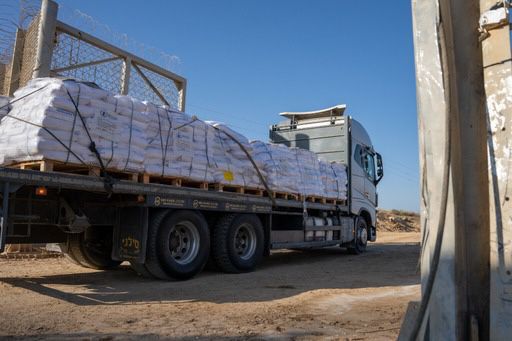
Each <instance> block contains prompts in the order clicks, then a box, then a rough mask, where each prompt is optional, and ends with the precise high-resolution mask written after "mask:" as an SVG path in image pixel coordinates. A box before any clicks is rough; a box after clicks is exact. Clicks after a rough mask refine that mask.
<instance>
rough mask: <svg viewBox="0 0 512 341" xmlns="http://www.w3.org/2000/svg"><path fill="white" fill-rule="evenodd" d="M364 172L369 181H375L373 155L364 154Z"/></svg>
mask: <svg viewBox="0 0 512 341" xmlns="http://www.w3.org/2000/svg"><path fill="white" fill-rule="evenodd" d="M363 160H364V167H363V168H364V171H365V172H366V175H367V176H368V178H369V179H370V180H371V181H375V160H374V158H373V155H372V154H370V153H365V155H364V157H363Z"/></svg>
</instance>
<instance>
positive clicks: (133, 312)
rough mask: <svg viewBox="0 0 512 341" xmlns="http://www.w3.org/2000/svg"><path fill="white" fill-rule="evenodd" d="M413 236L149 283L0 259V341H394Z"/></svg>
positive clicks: (411, 288)
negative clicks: (352, 251) (0, 340)
mask: <svg viewBox="0 0 512 341" xmlns="http://www.w3.org/2000/svg"><path fill="white" fill-rule="evenodd" d="M418 241H419V233H396V232H393V233H390V232H388V233H381V234H380V235H379V242H378V243H375V244H371V246H370V247H369V249H368V252H367V253H365V254H363V255H359V256H353V255H348V254H346V253H345V252H344V251H342V250H340V249H338V248H332V249H325V250H315V251H303V252H299V251H280V252H275V253H273V254H272V256H271V257H269V258H267V259H266V260H265V261H264V263H263V264H262V266H261V267H260V268H259V269H258V270H257V271H255V272H253V273H249V274H241V275H226V274H222V273H216V272H211V271H204V272H203V273H202V274H200V275H199V276H198V277H196V278H194V279H192V280H189V281H186V282H162V281H152V280H148V279H143V278H140V277H137V275H135V273H134V272H132V271H131V270H130V268H129V267H127V266H123V267H121V269H120V270H117V271H110V272H102V271H93V270H87V269H83V268H81V267H78V266H75V265H72V264H70V263H68V262H67V261H66V260H65V259H61V258H58V259H46V260H9V261H7V260H0V336H3V337H5V336H9V337H18V338H31V339H39V338H51V339H79V340H113V339H119V340H125V339H139V338H141V337H144V338H146V339H159V338H181V339H196V338H206V339H214V338H229V339H298V340H300V339H342V340H344V339H354V340H356V339H357V340H360V339H372V340H375V339H377V340H378V339H384V340H387V339H394V338H396V336H397V335H398V331H399V327H400V324H401V320H402V317H403V314H404V312H405V309H406V307H407V303H408V302H409V301H411V300H418V298H419V275H418V274H417V273H416V266H417V261H418V255H419V245H418Z"/></svg>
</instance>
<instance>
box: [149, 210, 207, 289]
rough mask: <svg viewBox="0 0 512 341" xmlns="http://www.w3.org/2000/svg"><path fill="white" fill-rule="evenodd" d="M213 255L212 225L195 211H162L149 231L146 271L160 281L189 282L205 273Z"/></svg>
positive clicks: (153, 220) (155, 217)
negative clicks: (210, 254) (209, 257)
mask: <svg viewBox="0 0 512 341" xmlns="http://www.w3.org/2000/svg"><path fill="white" fill-rule="evenodd" d="M209 253H210V232H209V230H208V224H207V222H206V220H205V219H204V217H203V216H202V215H201V214H200V213H196V212H194V211H173V212H168V211H160V212H158V213H156V215H155V216H154V217H153V219H152V221H151V224H150V226H149V231H148V244H147V255H146V263H145V267H146V269H147V270H148V272H149V273H151V274H152V275H153V276H154V277H156V278H159V279H165V280H169V279H178V280H185V279H189V278H192V277H194V276H195V275H196V274H198V273H199V272H201V270H203V268H204V266H205V264H206V262H207V261H208V256H209Z"/></svg>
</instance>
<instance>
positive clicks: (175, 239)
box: [169, 221, 199, 265]
mask: <svg viewBox="0 0 512 341" xmlns="http://www.w3.org/2000/svg"><path fill="white" fill-rule="evenodd" d="M169 251H170V252H171V257H172V258H173V259H174V261H175V262H176V263H178V264H181V265H185V264H189V263H191V262H192V261H194V259H195V258H196V256H197V254H198V252H199V231H198V229H197V227H196V226H195V225H194V224H193V223H191V222H190V221H182V222H179V223H177V224H175V225H174V226H173V227H172V228H171V231H170V234H169Z"/></svg>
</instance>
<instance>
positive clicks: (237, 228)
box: [212, 214, 264, 273]
mask: <svg viewBox="0 0 512 341" xmlns="http://www.w3.org/2000/svg"><path fill="white" fill-rule="evenodd" d="M263 244H264V235H263V226H262V225H261V221H260V219H259V218H258V217H257V216H255V215H252V214H228V215H225V216H223V217H222V218H221V219H220V220H219V222H218V223H217V224H216V226H215V229H214V230H213V250H212V255H213V259H214V261H215V263H216V264H217V266H218V267H219V268H220V269H221V270H222V271H224V272H228V273H241V272H249V271H252V270H254V268H255V267H256V266H257V265H258V264H259V263H260V262H261V259H262V258H263V251H264V245H263Z"/></svg>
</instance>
